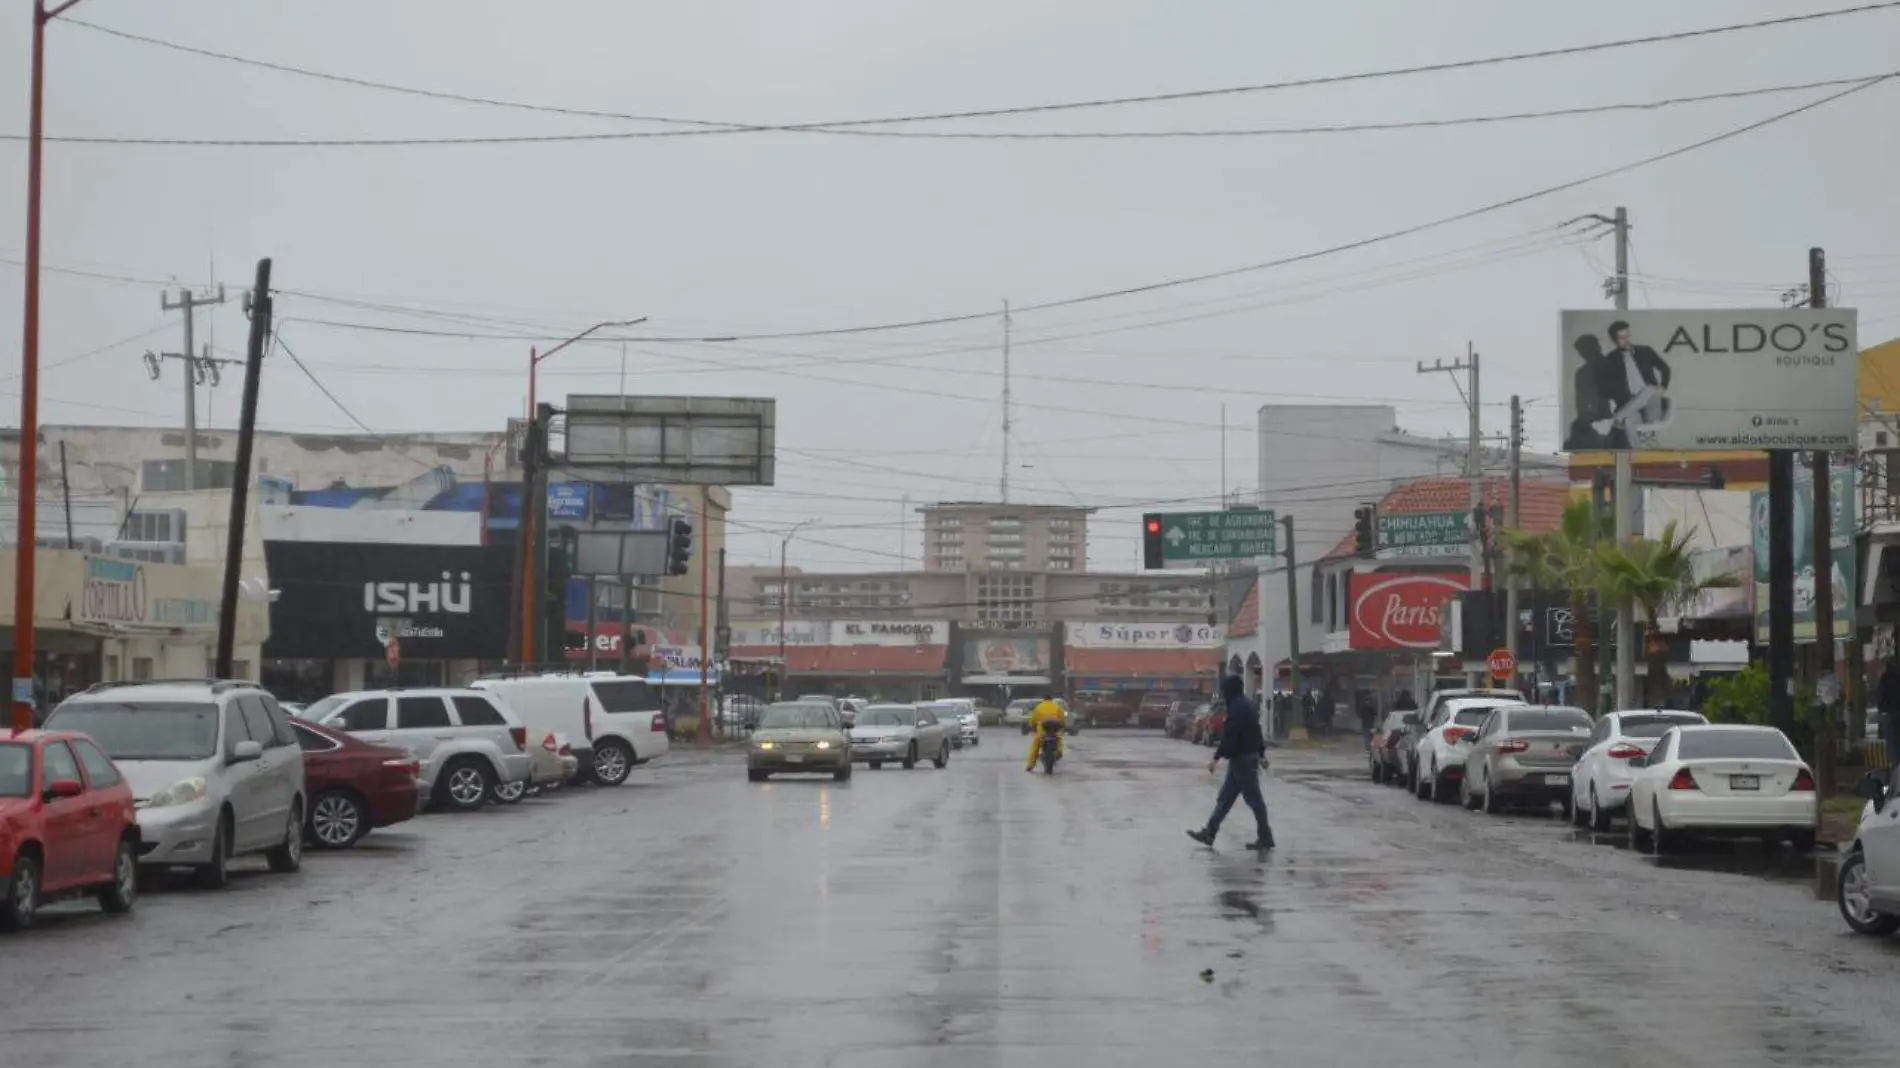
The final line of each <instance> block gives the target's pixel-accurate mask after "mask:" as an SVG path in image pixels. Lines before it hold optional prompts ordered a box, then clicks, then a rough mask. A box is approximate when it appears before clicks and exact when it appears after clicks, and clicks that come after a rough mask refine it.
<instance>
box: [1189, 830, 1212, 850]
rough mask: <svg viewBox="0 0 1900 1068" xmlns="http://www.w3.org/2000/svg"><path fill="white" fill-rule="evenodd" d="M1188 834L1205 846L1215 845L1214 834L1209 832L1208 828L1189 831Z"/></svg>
mask: <svg viewBox="0 0 1900 1068" xmlns="http://www.w3.org/2000/svg"><path fill="white" fill-rule="evenodd" d="M1187 836H1188V837H1189V838H1192V839H1194V840H1195V841H1196V842H1199V843H1201V844H1202V845H1204V846H1208V847H1210V848H1211V847H1212V846H1213V845H1214V836H1213V835H1212V834H1209V833H1208V832H1207V830H1206V828H1202V829H1201V830H1198V831H1189V832H1188V833H1187Z"/></svg>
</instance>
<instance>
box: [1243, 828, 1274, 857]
mask: <svg viewBox="0 0 1900 1068" xmlns="http://www.w3.org/2000/svg"><path fill="white" fill-rule="evenodd" d="M1247 848H1248V849H1257V850H1259V851H1260V852H1262V853H1264V852H1266V851H1267V850H1269V849H1272V848H1273V832H1272V831H1268V832H1267V834H1266V837H1264V838H1256V839H1254V840H1253V841H1251V842H1248V843H1247Z"/></svg>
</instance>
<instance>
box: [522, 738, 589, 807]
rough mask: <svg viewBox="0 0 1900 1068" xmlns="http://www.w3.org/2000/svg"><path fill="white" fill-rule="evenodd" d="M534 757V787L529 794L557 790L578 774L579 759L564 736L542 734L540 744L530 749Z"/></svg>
mask: <svg viewBox="0 0 1900 1068" xmlns="http://www.w3.org/2000/svg"><path fill="white" fill-rule="evenodd" d="M531 752H532V755H533V756H534V785H533V787H531V788H530V792H534V793H544V792H546V791H549V790H559V789H560V788H561V787H563V786H566V785H567V784H568V783H570V782H573V781H574V777H575V776H576V775H578V774H579V773H580V768H581V758H580V757H577V756H575V755H574V746H573V745H572V744H571V743H569V742H568V740H567V735H565V734H559V733H555V734H544V735H542V736H541V744H540V745H537V746H533V747H531Z"/></svg>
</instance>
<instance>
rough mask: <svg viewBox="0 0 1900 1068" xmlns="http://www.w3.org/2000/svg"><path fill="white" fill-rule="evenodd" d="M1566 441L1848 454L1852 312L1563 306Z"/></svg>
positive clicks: (1587, 446) (1576, 448) (1852, 439)
mask: <svg viewBox="0 0 1900 1068" xmlns="http://www.w3.org/2000/svg"><path fill="white" fill-rule="evenodd" d="M1559 329H1560V334H1561V337H1560V342H1561V344H1560V355H1559V361H1558V362H1559V365H1560V371H1559V373H1558V376H1557V388H1558V392H1559V396H1560V402H1561V406H1562V407H1561V416H1560V418H1561V426H1562V428H1563V447H1564V450H1565V451H1567V452H1589V451H1594V450H1604V449H1607V450H1626V449H1670V450H1716V449H1852V448H1854V447H1855V444H1856V441H1857V435H1856V432H1855V421H1856V420H1855V411H1856V394H1855V387H1856V371H1857V369H1858V367H1859V352H1860V348H1859V341H1858V338H1857V318H1856V313H1855V311H1854V309H1852V308H1766V309H1722V310H1712V311H1695V310H1689V311H1684V310H1669V309H1648V308H1646V309H1643V310H1641V311H1629V310H1610V311H1606V310H1591V311H1567V312H1564V313H1563V316H1562V320H1561V323H1560V327H1559Z"/></svg>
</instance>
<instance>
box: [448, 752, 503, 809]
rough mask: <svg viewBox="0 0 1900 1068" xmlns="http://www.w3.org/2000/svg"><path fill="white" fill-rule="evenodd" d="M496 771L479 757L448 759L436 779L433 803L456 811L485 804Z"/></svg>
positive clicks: (492, 785) (492, 787) (493, 784)
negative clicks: (447, 762)
mask: <svg viewBox="0 0 1900 1068" xmlns="http://www.w3.org/2000/svg"><path fill="white" fill-rule="evenodd" d="M494 788H495V773H494V772H492V771H490V770H489V768H488V762H487V761H485V760H483V759H482V758H481V757H475V756H459V757H456V758H455V759H454V760H451V761H449V766H448V767H446V768H443V769H442V774H441V776H440V777H438V778H437V779H436V781H435V802H436V804H439V805H441V806H442V807H444V808H451V809H454V810H455V811H457V812H473V811H475V810H476V809H478V808H481V807H482V806H483V805H486V804H487V803H488V794H489V791H491V790H493V789H494Z"/></svg>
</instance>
